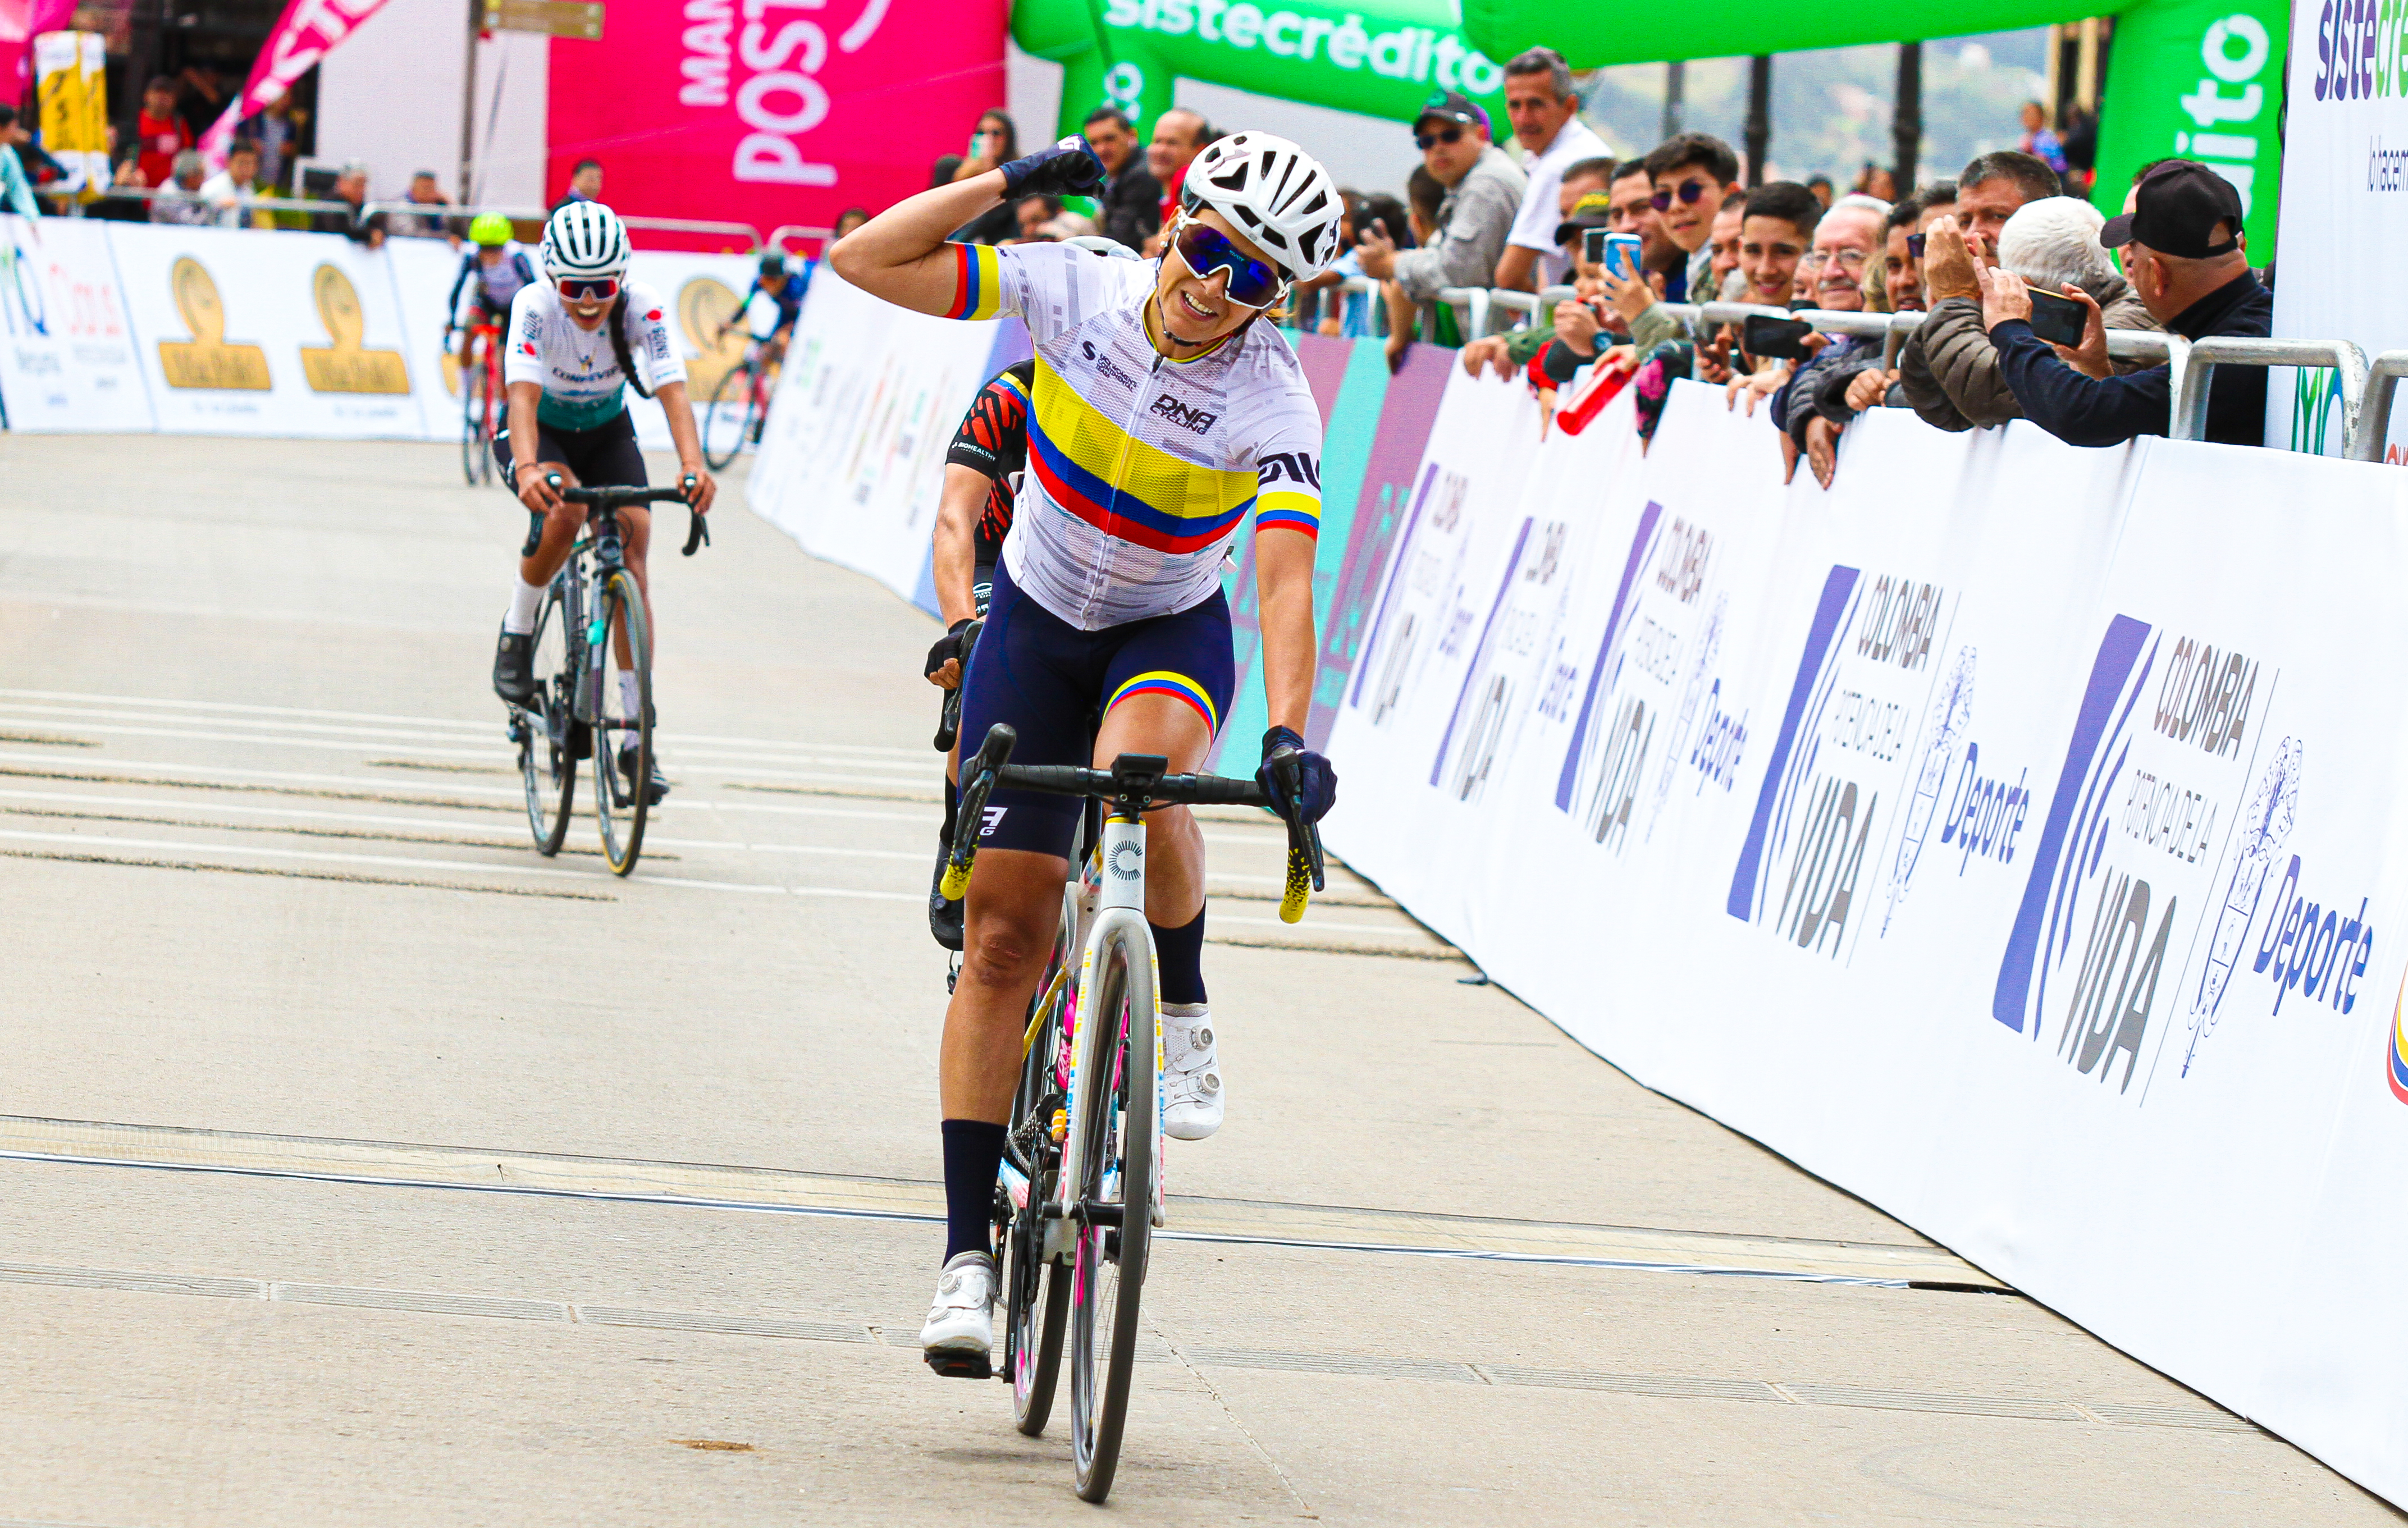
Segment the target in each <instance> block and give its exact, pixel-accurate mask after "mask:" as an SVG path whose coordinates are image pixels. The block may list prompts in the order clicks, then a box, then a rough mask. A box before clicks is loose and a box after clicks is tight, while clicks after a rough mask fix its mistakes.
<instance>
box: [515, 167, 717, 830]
mask: <svg viewBox="0 0 2408 1528" xmlns="http://www.w3.org/2000/svg"><path fill="white" fill-rule="evenodd" d="M632 253H633V252H632V250H630V248H629V246H628V243H627V230H626V227H625V225H624V224H623V223H621V222H620V221H619V216H618V214H617V213H615V212H612V211H611V210H610V209H609V207H604V206H603V205H602V204H601V203H599V202H568V203H566V204H564V205H563V206H562V207H561V208H560V210H559V211H557V212H554V213H553V214H552V220H551V221H549V222H548V223H546V224H545V225H544V231H543V250H542V254H543V270H544V276H545V277H546V279H545V280H543V281H540V282H538V283H536V284H534V285H531V286H526V287H523V288H521V289H520V290H519V293H518V295H517V296H515V297H513V298H512V299H511V300H510V316H509V328H508V329H507V330H505V331H504V338H505V345H506V349H505V350H504V352H503V357H502V381H503V383H504V384H505V386H506V388H507V389H508V392H509V405H510V418H509V429H507V430H505V431H503V432H502V433H501V434H500V435H498V436H495V438H494V460H495V463H497V464H499V465H500V467H501V469H502V478H503V480H504V481H505V482H508V483H509V485H510V486H511V488H512V489H513V490H514V491H516V493H518V496H519V502H521V503H522V504H524V505H525V506H526V507H528V508H529V509H531V510H533V511H535V512H536V513H538V514H539V515H542V516H543V517H544V523H543V536H542V538H541V539H540V540H539V541H538V543H537V544H536V550H535V554H534V555H533V556H531V557H525V558H522V559H521V560H520V562H519V570H518V578H517V579H516V580H515V581H514V583H513V585H512V587H511V590H510V604H509V610H508V611H507V612H506V613H505V614H504V615H503V617H502V635H501V641H500V643H499V644H498V645H497V647H496V648H495V653H494V690H495V693H497V694H499V695H500V696H501V697H502V698H503V699H504V700H506V701H508V702H509V703H510V704H511V705H513V706H518V707H526V706H529V705H531V704H533V702H534V700H535V698H536V689H535V678H534V674H533V672H532V670H533V658H534V647H535V635H534V634H535V623H536V617H537V615H538V613H540V611H541V610H542V608H543V593H544V589H545V586H546V585H548V584H550V583H551V582H552V575H553V574H555V573H557V572H559V571H560V567H561V564H563V563H566V562H567V561H568V554H569V552H570V550H572V549H573V548H574V547H575V545H576V542H577V535H578V532H579V531H580V530H581V529H582V528H583V527H584V523H585V511H584V509H583V508H582V507H580V506H577V505H572V504H569V503H568V502H567V501H566V500H565V499H563V498H562V497H561V496H560V495H559V494H558V493H554V492H553V491H552V485H551V484H550V483H549V482H547V481H546V478H548V477H549V476H550V475H552V474H553V473H557V474H559V476H560V478H561V480H562V482H563V484H564V485H565V486H566V487H569V488H577V487H601V486H612V487H615V486H620V485H631V486H635V487H642V486H643V485H644V484H645V483H646V482H647V481H648V479H647V478H645V476H644V453H643V451H642V450H641V449H640V448H639V447H638V446H637V444H636V422H635V421H634V420H632V419H630V418H628V416H627V403H626V390H627V389H628V388H630V387H632V388H634V389H635V390H636V396H638V397H639V398H657V399H659V400H660V405H661V412H662V413H664V414H666V415H667V416H668V424H669V437H670V438H671V439H672V440H673V441H675V442H676V444H677V453H678V465H679V467H680V469H681V472H682V473H683V474H684V475H685V476H687V477H690V478H693V479H694V486H693V488H692V489H691V490H689V491H688V492H687V493H686V502H687V503H689V504H691V505H693V506H694V508H695V513H696V514H706V513H708V512H709V511H710V501H711V496H712V495H713V494H714V493H716V492H717V485H716V484H714V483H713V482H712V480H711V477H710V472H709V471H707V470H706V469H705V468H704V466H703V462H702V444H701V437H700V436H698V435H697V434H696V433H695V427H694V409H693V408H692V407H689V406H688V404H687V402H686V396H685V363H684V361H683V360H681V359H680V357H679V355H678V352H677V346H676V344H675V343H674V342H673V341H671V339H670V338H669V331H668V325H667V321H666V319H667V308H666V306H665V305H664V304H663V303H662V301H661V296H660V293H657V292H654V291H653V290H652V288H651V287H649V286H646V285H644V284H643V283H642V282H640V281H630V280H628V279H627V264H628V262H629V260H630V259H631V258H632ZM639 374H640V375H639ZM514 441H515V442H517V443H518V447H517V448H516V449H514V447H513V442H514ZM518 450H523V452H524V454H525V455H526V456H528V457H529V458H530V459H531V460H530V461H529V464H528V465H529V469H530V470H528V471H525V472H516V471H514V470H513V469H512V466H511V458H512V456H513V455H514V454H517V452H518ZM619 529H620V532H621V535H622V537H623V539H624V544H625V547H626V557H627V567H628V569H629V571H631V572H633V573H634V574H635V575H636V584H637V587H638V588H640V589H642V590H643V591H644V617H645V621H646V622H647V624H649V625H651V629H652V633H653V641H654V642H655V643H657V642H658V641H659V639H660V638H659V632H660V627H659V626H658V625H657V624H652V586H651V583H650V581H649V576H648V575H647V573H646V572H645V568H644V553H645V550H646V549H647V548H649V547H650V546H651V544H652V515H651V513H650V511H648V510H646V509H644V508H642V507H638V506H632V505H631V506H628V507H624V508H622V509H621V510H620V511H619ZM620 656H621V659H622V660H623V661H624V659H625V656H626V655H625V654H624V653H622V654H621V655H620ZM621 683H622V684H623V685H624V687H625V693H624V697H623V698H624V704H625V705H626V707H627V708H628V714H630V715H633V714H634V712H635V707H636V705H637V700H636V676H635V675H633V674H624V675H622V676H621ZM629 736H630V738H631V739H632V737H633V735H632V734H630V735H629ZM635 757H636V754H635V750H634V747H633V745H632V741H631V743H630V746H629V747H628V748H626V749H624V750H621V752H620V755H619V767H620V768H621V770H623V771H624V773H625V774H626V775H627V776H628V778H629V783H630V785H631V786H632V785H637V784H638V782H637V781H636V780H635V778H634V776H635ZM640 788H641V789H642V790H644V791H645V792H646V793H647V794H648V796H649V799H651V800H652V801H655V802H657V801H658V800H660V798H661V797H662V796H664V795H666V794H667V790H668V788H667V783H666V782H665V781H663V780H662V778H661V777H660V772H659V770H658V768H657V767H655V768H654V770H653V772H652V778H651V779H650V780H648V781H643V782H640Z"/></svg>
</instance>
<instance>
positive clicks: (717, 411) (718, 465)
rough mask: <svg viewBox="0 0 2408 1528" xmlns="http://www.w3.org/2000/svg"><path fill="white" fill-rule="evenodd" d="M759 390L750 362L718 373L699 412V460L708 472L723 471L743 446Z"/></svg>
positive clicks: (750, 425) (750, 424)
mask: <svg viewBox="0 0 2408 1528" xmlns="http://www.w3.org/2000/svg"><path fill="white" fill-rule="evenodd" d="M760 391H761V389H760V386H759V383H758V382H757V380H756V379H755V378H754V376H753V368H752V367H751V366H749V365H746V366H730V367H728V368H727V369H726V370H725V371H724V372H722V373H721V374H720V377H719V383H718V385H717V386H715V387H713V388H712V389H711V390H710V402H709V403H707V404H705V405H704V406H703V415H702V461H703V464H704V465H705V466H708V467H709V468H710V470H711V471H713V472H724V471H726V470H727V464H728V463H730V462H733V461H735V460H736V453H737V452H738V451H740V450H743V449H744V436H745V434H746V433H747V432H748V431H750V430H751V429H752V428H753V407H754V404H755V402H756V400H757V399H758V397H759V395H760Z"/></svg>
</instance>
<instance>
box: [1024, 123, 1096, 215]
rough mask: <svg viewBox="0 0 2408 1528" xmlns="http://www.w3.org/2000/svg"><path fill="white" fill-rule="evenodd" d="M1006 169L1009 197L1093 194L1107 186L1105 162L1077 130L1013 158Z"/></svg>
mask: <svg viewBox="0 0 2408 1528" xmlns="http://www.w3.org/2000/svg"><path fill="white" fill-rule="evenodd" d="M1002 169H1003V194H1004V199H1005V200H1007V201H1009V200H1011V199H1012V198H1014V197H1018V196H1093V195H1095V194H1096V193H1097V192H1100V191H1102V190H1103V189H1104V180H1105V175H1104V162H1103V161H1102V160H1100V159H1097V157H1096V151H1095V150H1093V149H1090V148H1088V147H1087V140H1086V139H1085V138H1083V137H1081V136H1079V135H1078V134H1076V133H1073V134H1071V135H1070V136H1068V137H1067V138H1064V139H1063V140H1062V141H1061V142H1059V143H1056V144H1054V145H1053V146H1052V147H1050V148H1045V149H1039V150H1037V151H1036V152H1035V153H1033V154H1029V155H1027V156H1025V158H1021V159H1015V160H1012V161H1011V163H1009V164H1005V165H1003V166H1002Z"/></svg>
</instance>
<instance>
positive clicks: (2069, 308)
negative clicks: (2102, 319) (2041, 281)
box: [2028, 289, 2090, 345]
mask: <svg viewBox="0 0 2408 1528" xmlns="http://www.w3.org/2000/svg"><path fill="white" fill-rule="evenodd" d="M2028 295H2029V296H2030V297H2031V305H2032V313H2031V332H2032V333H2033V334H2035V335H2038V336H2040V337H2041V338H2042V339H2044V340H2047V341H2048V342H2049V343H2050V344H2052V345H2079V344H2081V343H2082V331H2083V330H2085V329H2086V328H2088V327H2089V325H2090V310H2089V309H2088V308H2085V307H2083V306H2082V305H2081V304H2080V303H2077V302H2075V301H2074V300H2073V299H2072V298H2071V297H2060V296H2058V295H2057V294H2056V293H2053V292H2042V291H2039V290H2037V289H2035V290H2033V291H2032V292H2031V293H2029V294H2028Z"/></svg>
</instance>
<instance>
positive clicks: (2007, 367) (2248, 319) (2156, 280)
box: [1982, 159, 2274, 446]
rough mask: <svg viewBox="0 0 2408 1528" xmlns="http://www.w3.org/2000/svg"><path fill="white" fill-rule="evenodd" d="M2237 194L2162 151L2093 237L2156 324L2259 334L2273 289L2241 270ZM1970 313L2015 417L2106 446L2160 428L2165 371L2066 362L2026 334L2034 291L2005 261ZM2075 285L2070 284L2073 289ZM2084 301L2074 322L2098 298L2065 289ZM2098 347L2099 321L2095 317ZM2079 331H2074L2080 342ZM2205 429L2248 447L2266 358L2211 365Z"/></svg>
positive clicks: (2261, 435) (2262, 431)
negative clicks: (2093, 368) (2125, 206)
mask: <svg viewBox="0 0 2408 1528" xmlns="http://www.w3.org/2000/svg"><path fill="white" fill-rule="evenodd" d="M2241 221H2242V210H2241V193H2239V192H2237V191H2235V190H2234V189H2233V188H2232V184H2231V182H2230V181H2229V180H2226V179H2224V178H2223V177H2222V176H2220V175H2218V174H2216V173H2215V172H2214V170H2213V169H2210V168H2209V167H2208V166H2207V165H2205V164H2200V163H2199V162H2198V161H2196V160H2188V159H2170V160H2167V161H2165V162H2164V163H2163V164H2158V165H2157V166H2156V167H2155V168H2153V169H2151V170H2150V171H2148V173H2147V174H2146V176H2145V177H2144V178H2143V179H2142V181H2141V183H2140V185H2139V186H2138V187H2136V188H2134V193H2133V203H2132V210H2131V211H2129V212H2127V213H2124V214H2123V215H2121V216H2119V217H2114V218H2110V219H2108V220H2107V223H2106V226H2105V227H2103V228H2101V229H2100V231H2099V242H2100V243H2101V244H2103V245H2105V246H2106V247H2107V248H2109V249H2111V250H2113V249H2121V250H2123V251H2124V275H2125V278H2126V279H2127V280H2128V281H2130V282H2131V284H2132V290H2133V292H2134V293H2137V294H2138V295H2139V297H2140V299H2141V302H2142V303H2143V306H2145V307H2147V308H2148V310H2149V312H2150V314H2151V315H2152V316H2154V317H2155V318H2156V319H2157V321H2158V322H2160V323H2162V324H2164V325H2165V326H2166V328H2167V330H2168V331H2170V332H2171V333H2173V334H2177V335H2180V336H2183V337H2184V338H2185V339H2191V340H2199V339H2204V338H2206V337H2207V336H2210V335H2243V336H2255V337H2259V338H2262V337H2264V336H2267V335H2270V334H2272V332H2273V324H2274V296H2273V293H2270V292H2268V291H2267V290H2266V289H2265V287H2263V286H2262V285H2260V284H2259V283H2258V280H2257V277H2256V276H2255V275H2254V274H2252V272H2251V271H2250V269H2249V257H2248V255H2247V254H2246V253H2245V252H2244V251H2243V247H2242V242H2243V235H2242V228H2241ZM1986 287H1987V290H1986V291H1985V293H1984V294H1983V298H1982V318H1983V321H1984V323H1985V325H1986V326H1987V328H1988V330H1989V335H1990V342H1991V343H1992V344H1994V345H1996V346H1997V347H1998V349H1999V369H2000V372H2001V373H2003V374H2004V376H2005V378H2006V380H2007V385H2008V387H2010V388H2011V389H2013V390H2014V396H2015V401H2016V402H2017V403H2019V404H2021V405H2022V406H2023V411H2024V417H2025V418H2026V419H2028V420H2030V421H2032V422H2033V423H2034V424H2037V425H2039V426H2040V427H2041V428H2042V429H2043V430H2046V431H2047V432H2048V433H2049V434H2051V435H2053V436H2057V438H2058V439H2059V440H2062V441H2064V442H2066V443H2067V444H2068V445H2072V446H2114V445H2120V444H2121V443H2123V442H2124V441H2127V440H2129V439H2131V438H2132V437H2133V436H2144V435H2148V436H2155V435H2164V434H2166V433H2167V432H2168V429H2169V427H2170V424H2171V419H2172V411H2173V403H2172V399H2173V373H2172V369H2171V367H2169V366H2162V365H2160V366H2150V367H2147V368H2145V369H2144V370H2141V371H2135V372H2129V373H2127V374H2125V375H2123V376H2120V377H2117V376H2110V377H2104V378H2100V377H2092V376H2088V375H2086V374H2085V373H2084V372H2082V371H2078V370H2076V369H2075V368H2074V367H2072V366H2070V365H2068V364H2066V363H2065V362H2064V361H2063V360H2061V359H2059V357H2058V355H2057V351H2056V350H2054V349H2053V348H2052V347H2051V346H2050V344H2049V342H2048V341H2047V340H2046V339H2045V338H2044V337H2042V336H2041V335H2039V334H2038V333H2036V332H2035V329H2036V325H2035V323H2034V318H2035V316H2036V315H2035V313H2034V311H2033V302H2032V298H2033V296H2034V295H2035V294H2034V293H2031V292H2030V291H2029V290H2028V288H2027V287H2026V286H2025V284H2024V280H2023V278H2021V277H2019V276H2017V275H2015V274H2014V272H2013V271H2010V270H2005V269H2002V268H1994V269H1992V270H1991V271H1989V272H1988V273H1987V280H1986ZM2076 293H2079V295H2078V296H2077V295H2076ZM2067 298H2068V299H2069V300H2071V301H2072V302H2078V303H2079V304H2080V305H2081V306H2082V307H2084V308H2085V310H2086V311H2085V315H2084V317H2085V331H2092V330H2094V327H2095V326H2100V325H2101V324H2102V320H2101V319H2100V313H2099V305H2098V303H2097V301H2096V300H2095V299H2093V298H2092V297H2091V296H2090V295H2089V294H2088V293H2082V292H2081V290H2080V289H2079V288H2075V287H2069V288H2068V291H2067ZM2095 332H2096V334H2097V335H2098V336H2099V338H2100V347H2099V348H2100V350H2103V349H2104V334H2105V331H2104V329H2103V327H2095ZM2090 337H2091V334H2090V333H2088V332H2085V334H2084V335H2082V336H2080V341H2079V343H2081V344H2082V345H2084V347H2085V348H2087V346H2088V341H2089V339H2090ZM2208 386H2209V390H2210V391H2209V393H2208V404H2207V429H2206V433H2205V438H2206V439H2209V440H2214V441H2221V442H2223V443H2225V444H2227V445H2233V446H2259V445H2263V444H2265V437H2266V368H2265V367H2263V366H2219V367H2217V368H2216V370H2215V372H2214V375H2213V376H2211V377H2210V378H2209V381H2208Z"/></svg>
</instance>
